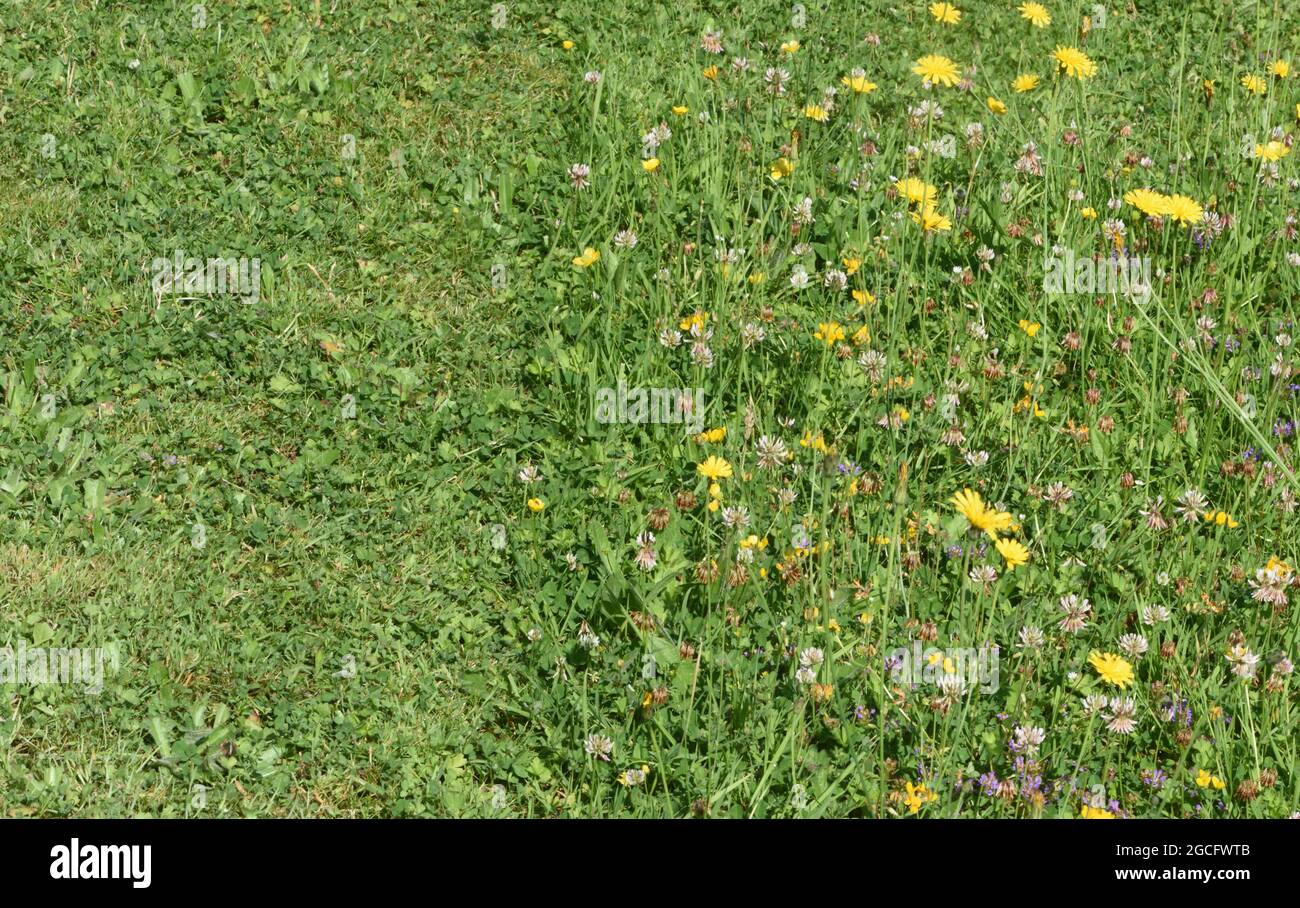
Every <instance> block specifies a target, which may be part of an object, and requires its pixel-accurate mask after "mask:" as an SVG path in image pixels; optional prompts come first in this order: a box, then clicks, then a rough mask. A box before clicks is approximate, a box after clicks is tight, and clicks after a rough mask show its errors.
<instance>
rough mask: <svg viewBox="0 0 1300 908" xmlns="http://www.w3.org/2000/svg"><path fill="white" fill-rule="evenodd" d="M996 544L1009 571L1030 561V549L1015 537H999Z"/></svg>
mask: <svg viewBox="0 0 1300 908" xmlns="http://www.w3.org/2000/svg"><path fill="white" fill-rule="evenodd" d="M994 546H995V547H996V548H997V550H998V554H999V555H1001V556H1002V560H1003V561H1004V562H1006V565H1007V571H1008V573H1009V572H1011V571H1014V570H1015V569H1016V568H1018V567H1020V565H1022V564H1027V563H1028V562H1029V549H1027V548H1025V546H1024V545H1023V544H1022V543H1020V542H1019V541H1017V540H1015V539H999V540H998V541H997V542H996V543H994Z"/></svg>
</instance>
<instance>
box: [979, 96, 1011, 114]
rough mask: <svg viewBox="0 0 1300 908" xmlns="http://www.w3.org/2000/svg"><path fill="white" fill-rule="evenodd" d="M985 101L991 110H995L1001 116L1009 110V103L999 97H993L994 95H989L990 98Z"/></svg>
mask: <svg viewBox="0 0 1300 908" xmlns="http://www.w3.org/2000/svg"><path fill="white" fill-rule="evenodd" d="M984 103H985V104H987V105H988V106H989V110H991V111H993V112H994V113H995V114H997V115H998V116H999V117H1000V116H1002V115H1003V114H1004V113H1006V112H1007V105H1005V104H1003V103H1002V102H1001V101H999V100H998V99H997V98H995V97H993V96H992V95H989V97H988V100H987V101H985V102H984Z"/></svg>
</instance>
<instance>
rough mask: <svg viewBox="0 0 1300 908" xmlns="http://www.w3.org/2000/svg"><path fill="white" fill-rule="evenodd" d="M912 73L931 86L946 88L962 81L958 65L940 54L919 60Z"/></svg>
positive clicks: (928, 55) (926, 56) (929, 55)
mask: <svg viewBox="0 0 1300 908" xmlns="http://www.w3.org/2000/svg"><path fill="white" fill-rule="evenodd" d="M912 72H914V73H915V74H916V75H918V76H920V77H921V78H922V79H924V80H925V81H926V82H929V83H930V84H931V85H942V86H944V87H946V88H951V87H952V86H954V85H956V84H957V82H958V80H959V79H960V73H959V72H958V70H957V64H956V63H954V62H953V61H952V60H949V59H948V58H947V57H944V56H940V55H939V54H927V55H925V56H924V57H922V58H921V59H919V60H917V61H916V65H915V66H913V67H912Z"/></svg>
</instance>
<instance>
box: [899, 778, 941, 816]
mask: <svg viewBox="0 0 1300 908" xmlns="http://www.w3.org/2000/svg"><path fill="white" fill-rule="evenodd" d="M938 799H939V795H937V794H936V793H935V792H933V791H929V790H927V789H926V787H925V783H921V784H920V785H913V784H912V783H911V782H908V783H907V797H905V798H903V803H904V804H906V805H907V812H908V813H916V812H917V811H919V810H920V809H921V808H922V807H923V806H924V805H926V804H928V803H929V802H931V801H937V800H938Z"/></svg>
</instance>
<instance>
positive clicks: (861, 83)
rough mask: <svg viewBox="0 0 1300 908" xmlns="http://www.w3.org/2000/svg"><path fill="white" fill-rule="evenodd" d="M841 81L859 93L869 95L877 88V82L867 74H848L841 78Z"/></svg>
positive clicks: (855, 92)
mask: <svg viewBox="0 0 1300 908" xmlns="http://www.w3.org/2000/svg"><path fill="white" fill-rule="evenodd" d="M840 82H841V83H842V84H844V85H846V86H848V87H849V88H850V89H851V90H852V91H853V93H854V94H857V95H868V94H871V92H873V91H875V90H876V83H875V82H872V81H871V80H869V79H868V78H867V77H866V76H855V75H848V76H845V77H844V78H842V79H840Z"/></svg>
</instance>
